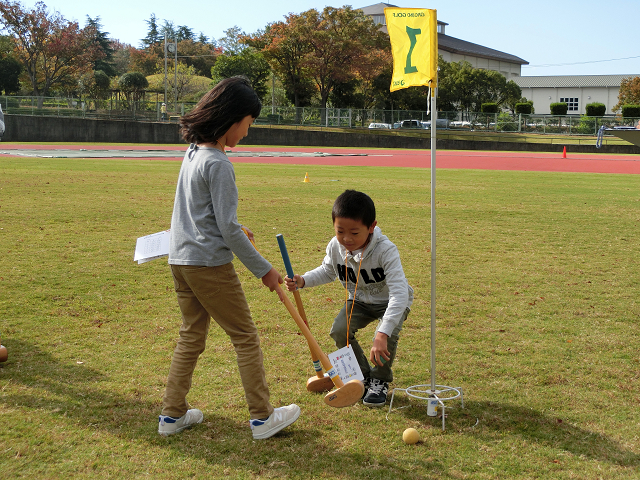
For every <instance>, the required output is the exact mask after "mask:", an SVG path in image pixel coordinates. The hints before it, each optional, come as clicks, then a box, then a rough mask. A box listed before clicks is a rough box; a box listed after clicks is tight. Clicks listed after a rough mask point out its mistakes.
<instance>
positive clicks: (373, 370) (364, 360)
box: [329, 300, 409, 383]
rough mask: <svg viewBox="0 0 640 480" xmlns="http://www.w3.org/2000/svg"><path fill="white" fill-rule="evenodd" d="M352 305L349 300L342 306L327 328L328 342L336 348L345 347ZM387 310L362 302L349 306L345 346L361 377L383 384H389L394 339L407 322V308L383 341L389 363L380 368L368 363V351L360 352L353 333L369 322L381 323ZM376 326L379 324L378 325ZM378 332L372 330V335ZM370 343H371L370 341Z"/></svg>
mask: <svg viewBox="0 0 640 480" xmlns="http://www.w3.org/2000/svg"><path fill="white" fill-rule="evenodd" d="M353 304H354V301H353V300H348V301H347V302H346V305H345V306H344V307H342V310H340V312H339V313H338V315H337V316H336V318H335V319H334V320H333V325H332V326H331V332H329V335H331V338H333V340H334V341H335V342H336V347H338V348H342V347H346V346H347V313H346V312H351V306H352V305H353ZM386 310H387V304H386V303H385V304H375V305H374V304H368V303H362V302H355V305H353V314H352V316H351V322H350V325H349V327H350V328H349V345H351V347H352V348H353V353H354V355H355V357H356V359H357V360H358V365H359V366H360V370H362V375H364V377H365V378H367V377H368V378H377V379H378V380H381V381H383V382H388V383H390V382H393V370H391V366H392V365H393V360H394V359H395V358H396V349H397V348H398V338H399V335H400V330H402V325H403V323H404V321H405V320H406V319H407V316H408V315H409V309H408V308H407V309H406V310H405V312H404V315H403V316H402V319H401V320H400V324H399V325H398V326H397V327H396V328H395V329H394V330H393V332H392V333H391V336H390V337H389V338H388V339H387V350H389V353H390V354H391V355H390V357H391V358H390V360H389V361H388V362H386V363H385V364H384V365H383V366H382V367H379V366H378V365H373V364H371V363H369V351H370V350H371V348H368V349H367V353H366V354H365V352H364V351H363V350H362V347H361V346H360V344H359V343H358V340H357V339H356V336H355V335H356V332H357V331H358V330H360V329H361V328H364V327H366V326H367V325H369V324H370V323H371V322H374V321H376V320H379V321H380V319H382V316H383V315H384V312H385V311H386ZM378 326H379V324H378ZM377 332H378V329H377V328H376V332H375V333H377ZM375 333H374V334H373V338H375ZM372 343H373V339H372Z"/></svg>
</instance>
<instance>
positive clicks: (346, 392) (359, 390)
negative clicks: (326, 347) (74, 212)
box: [242, 227, 364, 407]
mask: <svg viewBox="0 0 640 480" xmlns="http://www.w3.org/2000/svg"><path fill="white" fill-rule="evenodd" d="M242 230H243V231H244V233H245V234H246V235H247V237H248V238H249V240H251V237H249V232H248V231H247V230H246V229H245V228H244V227H243V228H242ZM251 244H252V245H253V246H254V247H255V246H256V244H255V243H254V242H253V240H251ZM276 288H277V290H279V291H276V293H277V294H278V297H279V298H283V299H284V304H285V306H286V307H287V310H289V313H290V314H291V316H292V317H293V319H294V320H295V322H296V323H297V324H298V328H299V329H300V331H301V332H302V334H303V335H304V336H305V338H306V339H307V343H308V344H309V346H310V347H311V351H312V352H313V353H314V354H315V355H316V356H317V357H318V358H320V361H321V362H322V366H323V367H324V368H325V369H326V370H327V374H328V375H329V377H330V378H331V380H332V382H333V383H334V384H335V386H336V387H337V388H336V389H335V390H332V391H331V392H329V393H327V395H326V396H325V397H324V402H325V403H326V404H327V405H330V406H332V407H348V406H350V405H355V404H356V403H357V402H358V400H360V399H361V398H362V395H363V394H364V385H363V383H362V382H361V381H360V380H351V381H350V382H347V383H346V384H345V383H344V382H343V381H342V379H341V378H340V376H339V375H338V372H337V371H336V370H335V369H334V368H333V366H331V362H330V361H329V359H328V358H327V356H326V355H325V354H324V353H322V350H321V349H320V345H318V342H316V340H315V338H313V335H311V332H310V331H309V329H308V328H307V326H306V325H305V324H304V320H302V317H300V315H299V314H298V312H297V311H296V309H295V307H294V306H293V304H292V303H291V300H289V297H287V295H286V294H285V293H283V292H282V291H281V290H280V288H279V287H276Z"/></svg>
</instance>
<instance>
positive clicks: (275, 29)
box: [243, 12, 316, 107]
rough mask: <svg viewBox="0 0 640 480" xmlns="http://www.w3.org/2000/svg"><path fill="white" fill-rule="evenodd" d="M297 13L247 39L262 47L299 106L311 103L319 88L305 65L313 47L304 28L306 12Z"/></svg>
mask: <svg viewBox="0 0 640 480" xmlns="http://www.w3.org/2000/svg"><path fill="white" fill-rule="evenodd" d="M307 13H308V12H305V13H302V14H300V15H295V14H293V13H291V14H289V15H288V16H287V17H285V18H286V19H285V21H284V22H275V23H272V24H270V25H268V26H267V28H266V29H265V31H264V32H259V33H257V34H254V35H253V36H251V37H245V38H244V39H243V41H244V42H245V43H247V44H248V45H250V46H253V47H255V48H257V49H259V50H260V51H261V52H262V54H263V55H264V58H265V59H266V60H267V62H268V63H269V65H270V66H271V68H272V70H273V72H274V73H275V75H276V76H277V77H278V78H279V79H280V80H281V82H282V85H283V87H284V89H285V93H286V96H287V98H288V99H289V101H290V102H291V103H293V105H294V106H295V107H305V106H308V105H310V104H311V98H312V97H313V95H314V93H315V92H316V88H315V85H314V84H313V81H312V80H311V78H310V76H309V74H308V72H307V71H306V69H305V67H304V58H305V56H306V55H307V53H308V52H309V51H310V49H311V44H310V43H309V42H308V41H307V39H306V37H305V36H304V34H303V32H302V25H303V24H304V19H303V16H304V15H306V14H307Z"/></svg>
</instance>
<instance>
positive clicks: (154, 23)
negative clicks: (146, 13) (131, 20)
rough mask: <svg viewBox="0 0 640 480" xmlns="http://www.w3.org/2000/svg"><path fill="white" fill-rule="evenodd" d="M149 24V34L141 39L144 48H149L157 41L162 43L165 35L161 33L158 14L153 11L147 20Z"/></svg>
mask: <svg viewBox="0 0 640 480" xmlns="http://www.w3.org/2000/svg"><path fill="white" fill-rule="evenodd" d="M145 22H146V23H147V26H148V27H149V28H148V30H147V36H146V37H144V38H143V39H142V40H140V44H141V45H142V48H148V47H150V46H152V45H155V44H156V43H160V42H162V41H163V40H164V37H163V36H162V35H161V34H160V29H159V28H158V19H157V18H156V14H155V13H152V14H151V17H149V20H145Z"/></svg>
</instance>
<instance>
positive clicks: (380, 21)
mask: <svg viewBox="0 0 640 480" xmlns="http://www.w3.org/2000/svg"><path fill="white" fill-rule="evenodd" d="M373 23H374V25H386V24H387V23H386V22H385V18H384V15H373Z"/></svg>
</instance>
